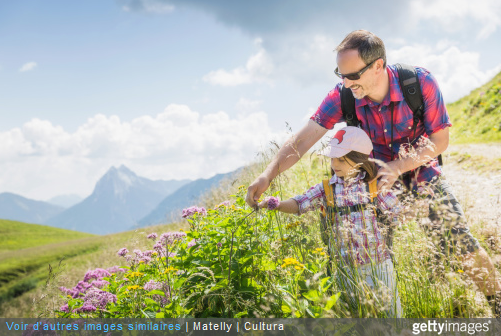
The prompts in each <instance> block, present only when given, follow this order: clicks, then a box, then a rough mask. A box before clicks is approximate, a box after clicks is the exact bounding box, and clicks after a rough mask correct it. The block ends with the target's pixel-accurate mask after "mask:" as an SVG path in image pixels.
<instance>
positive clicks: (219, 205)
mask: <svg viewBox="0 0 501 336" xmlns="http://www.w3.org/2000/svg"><path fill="white" fill-rule="evenodd" d="M230 204H231V202H230V201H224V202H222V203H219V204H218V205H216V207H215V209H217V208H220V207H225V208H227V207H229V206H230Z"/></svg>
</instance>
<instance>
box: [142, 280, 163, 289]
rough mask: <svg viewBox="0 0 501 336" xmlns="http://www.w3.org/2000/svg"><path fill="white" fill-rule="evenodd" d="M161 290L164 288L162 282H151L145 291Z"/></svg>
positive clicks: (146, 285)
mask: <svg viewBox="0 0 501 336" xmlns="http://www.w3.org/2000/svg"><path fill="white" fill-rule="evenodd" d="M160 288H162V284H161V283H160V282H156V281H153V280H150V281H148V282H147V283H145V284H144V289H145V290H147V291H152V290H154V289H160Z"/></svg>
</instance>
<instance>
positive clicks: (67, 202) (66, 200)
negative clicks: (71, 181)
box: [47, 194, 83, 208]
mask: <svg viewBox="0 0 501 336" xmlns="http://www.w3.org/2000/svg"><path fill="white" fill-rule="evenodd" d="M82 200H83V198H82V197H80V196H78V195H73V194H71V195H59V196H55V197H52V198H51V199H50V200H48V201H47V202H48V203H51V204H54V205H57V206H60V207H63V208H69V207H72V206H74V205H75V204H77V203H80V202H81V201H82Z"/></svg>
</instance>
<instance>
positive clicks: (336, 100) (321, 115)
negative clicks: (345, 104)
mask: <svg viewBox="0 0 501 336" xmlns="http://www.w3.org/2000/svg"><path fill="white" fill-rule="evenodd" d="M342 86H343V84H342V83H338V84H337V85H336V87H335V88H334V89H332V90H331V91H330V92H329V93H328V94H327V97H325V99H324V101H323V102H322V104H320V106H319V107H318V109H317V111H316V112H315V113H314V114H313V115H312V116H311V118H310V119H311V120H313V121H314V122H316V123H317V124H319V125H320V126H322V127H323V128H326V129H333V128H334V125H335V124H337V123H339V122H341V121H344V119H343V111H342V110H341V87H342Z"/></svg>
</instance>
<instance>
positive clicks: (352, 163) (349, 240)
mask: <svg viewBox="0 0 501 336" xmlns="http://www.w3.org/2000/svg"><path fill="white" fill-rule="evenodd" d="M371 151H372V142H371V140H370V139H369V137H368V136H367V134H366V133H365V132H364V131H363V130H361V129H360V128H357V127H351V126H348V127H344V128H342V129H341V130H339V131H338V132H337V133H336V135H335V136H334V137H333V138H332V140H331V141H330V143H329V146H328V147H327V148H326V149H325V150H324V151H322V152H321V153H320V154H321V155H325V156H327V157H329V158H331V174H332V178H331V179H330V180H325V181H324V183H319V184H317V185H315V186H313V187H311V188H310V189H309V190H308V191H307V192H306V193H304V194H303V195H298V196H295V197H293V198H290V199H288V200H286V201H280V200H278V198H276V197H267V198H266V199H265V200H264V201H263V202H261V203H259V207H260V208H264V207H267V208H268V209H269V210H278V211H281V212H285V213H293V214H298V215H300V214H303V213H305V212H307V211H311V210H315V209H318V208H321V209H322V212H323V213H324V216H326V217H327V218H329V217H330V221H327V223H330V225H329V227H330V228H331V230H327V231H328V236H329V237H328V239H327V241H325V240H324V241H325V242H326V243H327V244H328V247H329V249H328V250H329V253H330V254H331V257H335V260H336V266H337V267H336V269H337V272H336V274H337V280H338V284H339V287H340V288H342V289H345V290H346V291H347V292H351V293H353V292H354V291H355V290H356V288H359V289H358V291H359V292H360V291H361V292H362V293H364V292H365V290H364V289H363V288H364V287H365V288H367V286H368V287H371V288H372V289H373V290H374V289H379V288H383V291H384V290H386V292H387V294H389V295H391V297H392V299H391V307H389V309H387V315H388V316H391V317H401V316H402V308H401V305H400V298H399V296H398V291H397V289H396V280H395V275H394V271H393V262H392V260H391V257H390V254H389V251H388V249H387V247H386V245H385V241H384V239H383V236H382V235H381V232H380V229H379V227H378V223H377V216H376V211H375V210H376V209H375V208H377V209H379V210H380V212H381V213H384V214H385V215H386V219H387V220H388V219H389V220H390V222H392V224H395V223H397V222H398V218H397V214H398V212H400V206H399V203H398V200H397V197H396V196H395V194H393V193H392V192H391V191H390V192H388V193H386V194H384V195H383V193H377V186H376V184H375V182H376V181H375V178H376V175H377V168H376V165H375V164H374V162H372V161H370V160H369V154H370V153H371ZM369 181H372V183H371V192H372V193H370V192H367V191H368V190H369V188H368V185H369ZM372 188H374V189H372ZM326 189H327V190H326ZM329 194H330V195H329ZM376 195H377V197H376ZM371 196H373V197H374V199H373V202H371ZM325 210H328V211H327V212H326V211H325ZM329 212H330V216H329V214H328V213H329ZM357 277H361V279H362V280H363V281H362V284H360V281H357V280H354V279H356V278H357ZM364 282H365V283H364ZM381 283H382V284H384V286H379V284H381ZM375 284H376V285H375ZM375 287H376V288H375ZM345 294H348V293H345ZM344 296H345V301H348V303H349V304H350V302H351V303H354V304H355V305H356V304H357V302H354V301H353V300H355V301H356V299H354V297H355V296H356V295H344Z"/></svg>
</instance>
